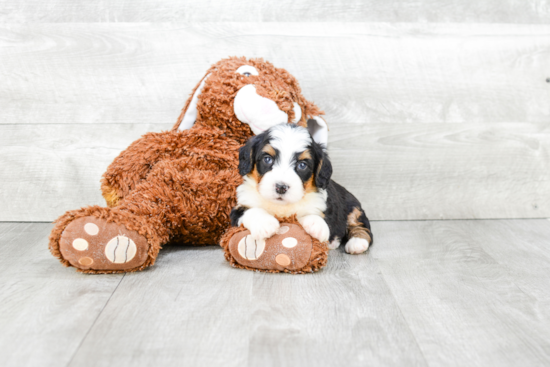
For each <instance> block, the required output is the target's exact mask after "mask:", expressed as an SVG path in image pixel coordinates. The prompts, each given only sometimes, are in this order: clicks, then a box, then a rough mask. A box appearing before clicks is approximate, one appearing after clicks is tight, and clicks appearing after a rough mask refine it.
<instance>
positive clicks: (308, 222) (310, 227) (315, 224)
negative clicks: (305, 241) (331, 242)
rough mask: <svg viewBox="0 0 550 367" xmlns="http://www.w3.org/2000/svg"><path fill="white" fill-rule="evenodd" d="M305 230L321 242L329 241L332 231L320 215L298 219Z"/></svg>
mask: <svg viewBox="0 0 550 367" xmlns="http://www.w3.org/2000/svg"><path fill="white" fill-rule="evenodd" d="M298 221H299V222H300V224H301V225H302V227H304V230H305V231H306V232H307V233H308V234H309V235H310V236H312V237H315V238H317V239H318V240H319V241H321V242H326V241H328V237H329V235H330V230H329V228H328V225H327V222H325V220H324V219H323V218H321V217H320V216H318V215H314V214H312V215H306V216H305V217H302V218H300V219H298Z"/></svg>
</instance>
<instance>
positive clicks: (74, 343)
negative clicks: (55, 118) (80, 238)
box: [0, 219, 550, 366]
mask: <svg viewBox="0 0 550 367" xmlns="http://www.w3.org/2000/svg"><path fill="white" fill-rule="evenodd" d="M51 227H52V225H51V224H49V223H0V248H2V250H3V251H2V254H3V256H2V257H0V330H1V332H0V358H1V360H2V365H3V366H38V365H40V366H146V365H155V366H160V365H178V366H233V365H234V366H272V365H273V366H291V365H292V366H295V365H299V366H338V365H341V366H359V365H369V366H389V365H396V366H428V365H429V366H451V365H456V366H465V365H468V366H489V365H495V366H514V365H523V366H543V365H546V366H548V365H549V364H550V294H549V292H548V289H550V277H549V276H548V273H549V269H550V221H549V220H546V219H521V220H461V221H381V222H374V223H373V229H374V233H375V235H376V244H375V246H374V247H372V249H371V250H370V252H369V253H368V254H366V255H361V256H350V255H347V254H345V253H343V252H342V251H340V250H335V251H332V252H331V254H330V261H329V264H328V266H327V267H326V268H325V269H324V270H322V271H321V272H319V273H317V274H313V275H301V276H292V275H284V274H263V273H254V272H250V271H244V270H238V269H233V268H231V267H230V266H228V264H227V263H226V262H225V260H224V259H223V254H222V251H221V249H220V248H218V247H215V246H211V247H202V248H195V247H176V246H174V247H168V248H166V249H164V250H163V252H161V255H160V257H159V259H158V262H157V265H155V266H154V267H152V268H150V269H148V270H146V271H143V272H140V273H132V274H126V275H99V276H97V275H96V276H93V275H83V274H78V273H76V272H74V270H73V269H67V268H63V267H61V266H60V265H59V263H57V261H56V260H55V259H54V258H53V257H51V255H50V254H49V252H48V250H47V237H48V234H49V231H50V230H51Z"/></svg>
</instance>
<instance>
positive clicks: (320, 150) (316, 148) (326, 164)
mask: <svg viewBox="0 0 550 367" xmlns="http://www.w3.org/2000/svg"><path fill="white" fill-rule="evenodd" d="M313 154H314V155H315V160H316V161H317V166H316V167H315V186H317V187H318V188H320V189H326V188H327V186H328V183H329V182H330V177H331V176H332V164H331V163H330V159H329V158H328V154H327V153H326V151H325V149H324V147H323V146H322V145H320V144H317V143H315V142H314V143H313Z"/></svg>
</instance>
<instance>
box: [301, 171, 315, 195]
mask: <svg viewBox="0 0 550 367" xmlns="http://www.w3.org/2000/svg"><path fill="white" fill-rule="evenodd" d="M304 192H305V193H306V194H307V193H309V192H317V186H315V175H311V177H310V178H309V179H308V180H307V181H306V182H304Z"/></svg>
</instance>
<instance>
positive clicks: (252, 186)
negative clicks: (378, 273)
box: [231, 123, 372, 254]
mask: <svg viewBox="0 0 550 367" xmlns="http://www.w3.org/2000/svg"><path fill="white" fill-rule="evenodd" d="M239 172H240V174H241V175H242V176H243V178H244V182H243V184H242V185H240V186H239V187H238V188H237V206H236V207H235V208H233V210H232V211H231V224H232V225H233V226H239V225H241V224H243V225H244V227H246V228H247V229H248V230H250V234H251V235H252V236H253V237H255V238H258V239H265V238H269V237H271V236H272V235H274V234H275V233H276V232H277V229H278V228H279V222H278V221H277V219H275V216H279V217H287V216H291V215H294V214H296V216H297V218H298V221H299V222H300V224H302V227H304V229H305V230H306V232H307V233H309V234H310V235H311V236H313V237H315V238H317V239H318V240H319V241H321V242H325V241H329V242H330V243H329V247H330V248H331V249H334V248H337V247H338V246H340V243H341V242H342V243H345V244H346V247H345V248H346V252H348V253H350V254H359V253H362V252H365V251H366V250H367V249H368V248H369V245H370V244H371V243H372V234H371V231H370V224H369V220H368V219H367V217H366V216H365V212H364V211H363V209H361V204H360V203H359V201H358V200H357V199H356V198H355V197H354V196H353V195H352V194H351V193H349V192H348V191H347V190H346V189H345V188H343V187H342V186H340V185H338V184H337V183H336V182H334V181H332V180H331V179H330V176H331V175H332V165H331V164H330V161H329V159H328V156H327V154H326V152H325V148H324V146H322V145H320V144H318V143H316V142H315V141H314V140H313V139H312V137H311V135H310V133H309V131H308V130H307V129H306V128H304V127H300V126H297V125H295V124H288V123H284V124H280V125H276V126H274V127H272V128H270V129H269V130H267V131H265V132H264V133H262V134H259V135H256V136H254V137H252V138H250V139H249V140H248V142H247V143H246V145H245V146H243V147H242V148H241V150H240V152H239Z"/></svg>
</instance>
